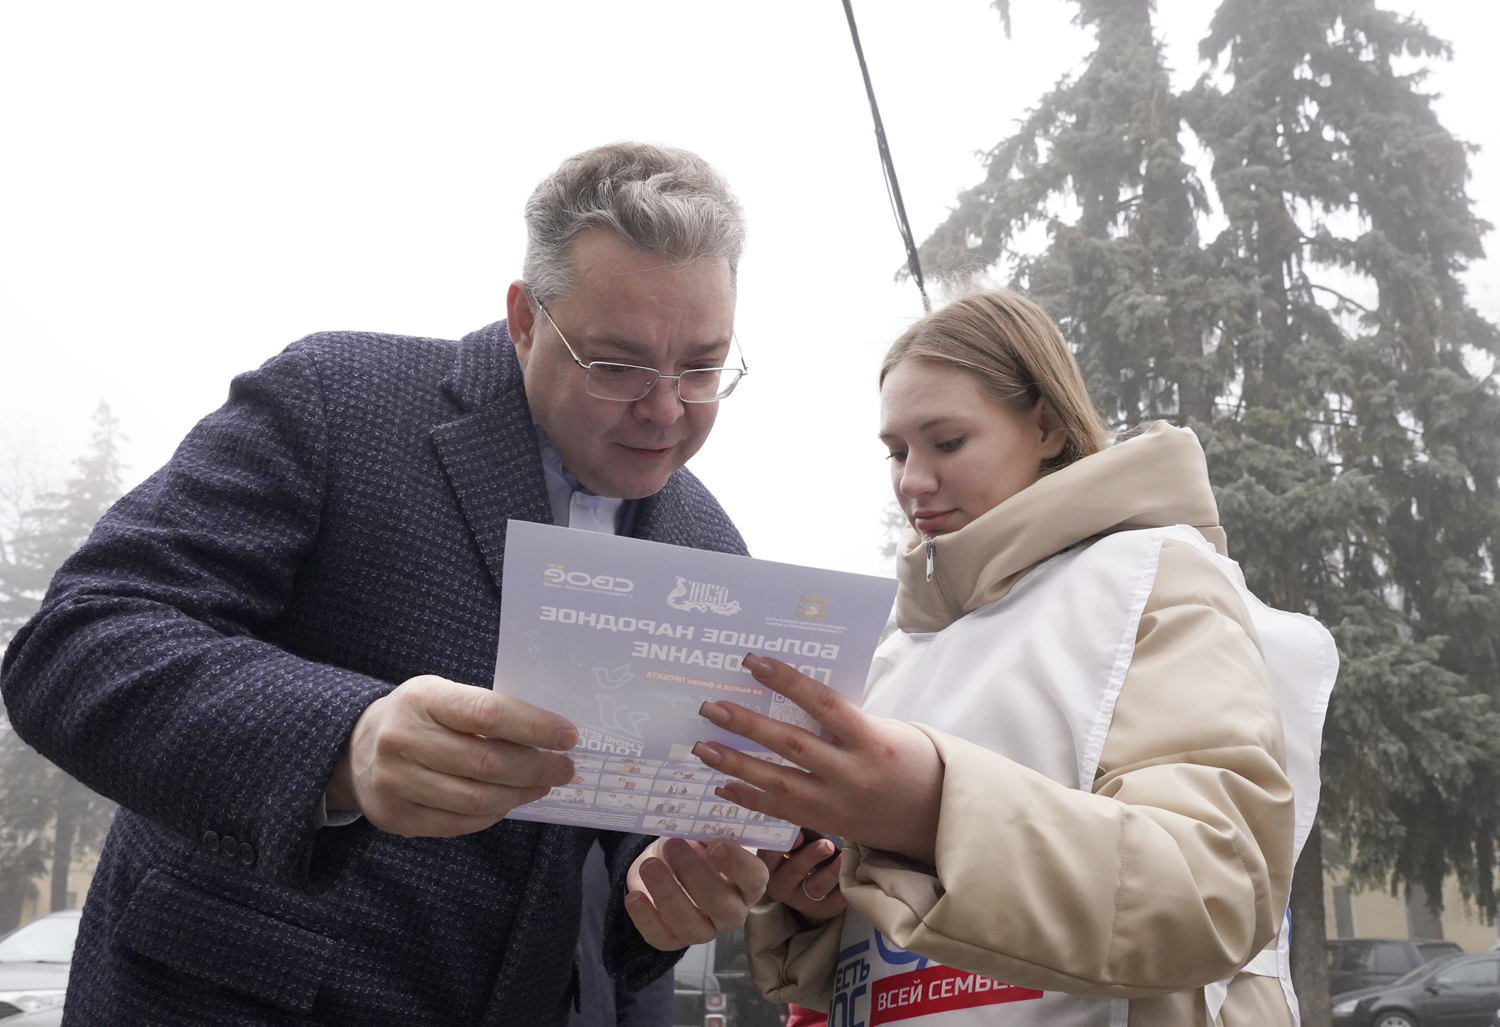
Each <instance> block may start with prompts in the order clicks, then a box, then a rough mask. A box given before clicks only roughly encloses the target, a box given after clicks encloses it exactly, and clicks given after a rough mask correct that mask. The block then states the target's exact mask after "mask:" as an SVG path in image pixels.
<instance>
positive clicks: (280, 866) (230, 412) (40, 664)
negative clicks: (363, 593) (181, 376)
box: [0, 344, 391, 890]
mask: <svg viewBox="0 0 1500 1027" xmlns="http://www.w3.org/2000/svg"><path fill="white" fill-rule="evenodd" d="M326 453H327V443H326V438H325V424H324V409H323V400H322V390H321V387H320V382H319V377H318V372H317V368H316V366H315V364H314V362H313V359H312V357H311V356H310V355H309V353H308V351H307V349H306V348H305V347H304V346H303V345H301V344H298V345H294V346H293V347H291V348H289V349H288V350H286V351H285V352H283V353H282V354H281V355H279V356H277V357H275V358H273V359H272V360H271V361H269V362H268V363H267V364H266V365H264V366H263V367H262V368H261V369H259V370H258V371H254V372H251V373H249V374H245V375H241V376H240V377H238V378H237V379H235V381H234V383H233V385H232V386H231V389H230V395H229V400H228V402H227V403H226V404H225V405H224V406H223V407H222V408H220V409H219V410H218V411H216V412H215V413H213V414H211V415H209V416H208V417H207V418H205V419H204V420H203V421H202V422H201V423H199V424H198V426H197V427H196V428H194V429H193V431H192V432H191V433H190V434H189V435H188V436H187V438H186V439H185V440H184V441H183V443H182V445H181V446H180V447H179V449H178V451H177V453H176V454H175V455H174V456H173V458H172V460H171V461H170V462H169V463H168V464H167V465H166V466H165V467H164V468H162V469H161V470H160V471H158V472H157V473H156V474H155V475H153V476H152V477H151V478H150V479H148V480H147V481H146V482H145V483H143V484H142V485H141V486H139V487H138V488H137V489H135V490H134V491H133V492H132V493H131V494H130V495H128V496H126V497H125V498H124V499H122V500H120V501H119V502H118V503H116V504H115V506H114V507H113V508H112V509H111V510H110V511H109V513H107V514H106V515H105V516H104V517H103V518H102V519H101V520H100V522H99V524H98V525H97V526H96V527H95V529H94V531H93V533H92V534H91V535H90V537H89V539H88V541H87V542H86V543H85V544H84V545H83V546H82V548H80V550H79V551H78V552H77V553H76V554H75V555H74V556H73V557H72V558H70V559H69V560H67V561H66V562H65V563H64V564H63V566H62V568H61V569H60V570H59V571H58V573H57V575H56V576H55V577H54V579H53V582H52V586H51V588H50V589H49V590H48V593H47V595H46V597H45V599H44V600H43V603H42V606H41V608H40V610H39V611H38V612H37V614H36V615H35V616H34V617H33V618H32V619H31V621H30V622H29V623H28V624H26V626H25V627H23V628H22V629H21V631H20V632H19V633H18V634H17V635H16V637H15V639H14V640H13V642H12V644H11V646H10V648H9V651H8V652H7V653H6V658H5V663H4V666H3V669H0V684H3V689H4V697H5V704H6V708H7V710H8V711H9V713H10V716H11V720H12V723H13V724H14V726H15V728H16V730H17V731H18V732H19V733H20V735H21V736H22V737H23V738H24V739H26V740H27V741H28V742H30V743H31V744H32V745H34V746H35V747H36V748H37V749H38V750H39V751H40V752H41V753H42V754H43V755H45V756H46V757H48V758H49V759H51V760H53V761H54V762H56V763H57V764H58V765H59V766H61V767H62V768H63V769H64V770H66V771H67V772H68V773H70V774H72V775H73V776H74V777H76V778H78V779H79V780H81V781H82V782H84V783H85V784H87V785H88V786H89V787H91V788H93V789H95V790H97V791H99V792H101V793H102V794H104V795H107V796H109V797H110V798H112V799H114V800H116V801H117V802H119V803H120V804H121V805H123V806H125V807H127V808H128V809H131V810H133V811H135V812H136V813H139V814H141V815H143V816H145V817H148V818H150V819H152V820H154V821H157V822H158V823H161V824H164V825H166V826H168V827H170V828H172V829H174V830H176V831H178V832H180V833H181V834H182V835H183V837H184V838H186V839H187V840H189V841H191V842H194V843H200V844H201V843H205V842H206V841H207V840H208V833H209V832H212V834H213V836H214V837H215V839H216V840H218V841H219V842H220V843H221V844H222V845H231V844H232V845H233V846H234V847H235V850H236V851H235V855H234V860H233V862H234V864H235V865H239V866H242V867H243V869H244V871H245V872H246V873H250V874H255V875H258V876H260V877H263V878H266V879H268V880H272V881H276V882H278V883H282V884H286V885H289V886H292V887H295V888H300V889H304V890H319V889H321V888H322V887H324V886H326V885H327V884H328V883H330V881H331V879H332V876H333V875H335V874H336V873H337V870H338V869H339V867H340V866H341V865H342V863H343V861H344V860H345V859H347V858H348V856H349V855H350V854H351V853H352V851H353V848H354V847H356V846H357V845H358V844H359V843H360V841H361V840H362V839H363V838H364V837H365V836H366V834H367V832H368V831H370V830H373V828H370V827H369V826H368V824H365V823H363V822H361V823H358V824H354V825H351V826H349V827H347V828H340V829H338V830H323V831H318V830H316V829H315V827H314V820H315V817H316V813H317V810H318V809H319V803H320V801H321V799H322V795H323V790H324V788H325V787H326V785H327V782H328V779H329V777H330V775H331V773H332V770H333V766H334V764H335V763H336V761H337V760H338V758H339V756H340V753H341V751H342V748H343V746H344V745H345V743H346V741H347V738H348V736H349V732H350V730H351V729H352V727H353V725H354V721H355V720H356V719H357V718H358V717H359V715H360V713H361V712H362V711H363V710H364V708H365V707H366V706H367V705H368V704H369V703H370V702H371V701H373V700H374V699H375V698H377V697H378V696H380V695H382V694H383V693H385V692H387V691H389V690H390V688H391V684H390V683H387V682H383V681H379V680H376V679H374V678H370V677H366V676H364V675H360V674H357V673H353V672H350V671H347V670H343V669H340V668H338V667H334V666H329V665H326V664H319V663H314V662H311V661H308V660H305V659H300V658H298V657H297V656H295V655H293V654H291V653H289V652H287V651H285V650H283V649H281V648H278V647H277V646H275V645H272V644H270V643H268V642H266V641H263V640H260V638H258V637H257V636H260V635H262V633H263V630H264V629H266V628H267V627H268V626H270V625H274V622H275V621H276V620H277V618H278V617H279V616H280V615H281V614H282V613H283V611H285V610H286V608H287V607H288V605H289V604H290V603H291V601H292V597H293V590H294V587H295V581H296V578H297V573H298V569H299V566H300V565H301V563H302V560H303V559H304V557H305V556H306V554H307V553H308V552H309V551H310V549H311V548H312V547H313V545H314V544H315V541H316V538H317V535H318V529H319V519H320V509H321V504H322V500H323V481H324V471H325V466H326ZM226 839H233V842H229V841H227V840H226ZM226 851H227V849H226Z"/></svg>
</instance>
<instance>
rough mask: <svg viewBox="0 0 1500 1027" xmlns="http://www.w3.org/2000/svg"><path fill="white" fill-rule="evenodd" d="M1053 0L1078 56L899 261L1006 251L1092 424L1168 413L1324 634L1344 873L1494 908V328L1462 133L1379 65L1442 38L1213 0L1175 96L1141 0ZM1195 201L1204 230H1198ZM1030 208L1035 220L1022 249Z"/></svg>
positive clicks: (1302, 950)
mask: <svg viewBox="0 0 1500 1027" xmlns="http://www.w3.org/2000/svg"><path fill="white" fill-rule="evenodd" d="M1077 6H1078V22H1079V24H1080V25H1081V26H1083V27H1085V28H1092V29H1094V30H1095V31H1096V33H1097V39H1098V46H1097V48H1096V49H1095V51H1094V53H1093V54H1092V55H1091V57H1090V58H1089V61H1088V63H1087V66H1086V67H1085V69H1084V70H1083V71H1082V72H1081V73H1080V74H1079V75H1078V76H1077V78H1076V79H1074V78H1068V79H1065V80H1063V81H1062V82H1061V83H1059V85H1058V86H1057V87H1056V88H1054V89H1053V90H1051V91H1050V92H1049V93H1047V94H1046V95H1045V96H1044V97H1043V98H1042V100H1041V101H1040V102H1039V103H1038V105H1037V107H1036V108H1035V109H1034V110H1033V111H1032V112H1031V113H1030V115H1029V116H1028V117H1027V118H1026V120H1025V121H1024V122H1023V123H1022V125H1021V126H1020V129H1019V131H1018V132H1016V133H1015V134H1014V135H1013V136H1012V137H1010V138H1009V139H1007V140H1005V141H1004V142H1002V143H1001V144H1000V145H999V146H997V147H996V148H995V149H994V150H993V151H991V152H990V153H989V154H988V155H987V160H986V164H987V168H986V177H985V180H984V181H983V182H982V183H981V184H979V185H978V186H976V187H975V188H973V189H971V190H969V191H967V192H965V193H964V194H962V195H961V196H960V197H959V202H958V205H957V207H956V208H955V209H954V210H953V212H952V214H951V215H950V217H949V218H948V219H947V221H946V222H945V223H944V224H943V225H942V226H940V227H939V228H938V230H937V231H936V232H935V233H933V235H932V237H931V238H930V239H928V240H927V242H926V243H925V244H924V246H923V251H922V257H923V262H924V264H925V265H926V266H927V267H928V268H929V269H930V270H932V271H935V272H938V273H940V274H941V273H948V274H956V275H958V276H960V277H965V276H969V275H972V274H973V273H974V272H976V271H982V270H985V269H988V268H990V267H992V266H994V265H996V264H997V263H1003V262H1005V261H1007V260H1009V261H1011V262H1012V267H1013V269H1014V271H1013V278H1012V283H1011V284H1012V285H1013V286H1014V287H1017V288H1020V289H1023V290H1025V291H1027V292H1029V293H1030V294H1031V295H1032V296H1033V297H1034V298H1037V299H1038V300H1040V301H1041V302H1042V303H1043V304H1044V305H1046V306H1047V307H1048V309H1049V310H1050V311H1051V312H1052V314H1053V315H1054V317H1056V318H1057V320H1058V322H1059V324H1060V325H1061V326H1062V328H1063V331H1064V334H1065V335H1066V336H1067V337H1068V338H1069V340H1070V342H1071V343H1072V344H1073V346H1074V348H1075V351H1076V352H1077V354H1078V357H1079V361H1080V364H1081V365H1082V366H1083V367H1084V369H1085V373H1086V375H1087V377H1088V381H1089V384H1090V387H1091V389H1092V391H1093V394H1094V396H1095V399H1096V401H1097V402H1098V404H1099V406H1100V408H1101V410H1103V411H1105V412H1106V414H1107V415H1108V416H1109V417H1110V418H1111V419H1113V420H1114V422H1115V423H1116V424H1117V425H1118V426H1120V427H1122V428H1127V427H1130V426H1133V425H1135V424H1138V423H1140V422H1142V421H1146V420H1151V419H1155V418H1166V419H1168V420H1171V421H1174V422H1176V423H1178V424H1183V425H1187V426H1190V427H1192V428H1193V429H1194V430H1195V431H1196V432H1197V433H1198V434H1199V436H1200V438H1201V439H1202V440H1203V443H1204V447H1205V450H1206V451H1207V453H1208V457H1209V467H1210V474H1211V477H1212V479H1213V481H1214V483H1215V492H1216V495H1217V498H1218V501H1219V506H1220V513H1221V517H1222V519H1223V522H1224V524H1225V527H1226V529H1227V530H1228V533H1229V537H1230V547H1231V555H1233V556H1234V557H1235V558H1236V559H1238V560H1239V561H1240V563H1241V564H1242V565H1243V566H1244V568H1245V572H1246V576H1247V579H1248V581H1249V583H1250V585H1251V587H1252V589H1253V590H1254V591H1256V593H1257V594H1259V595H1260V596H1261V597H1263V598H1264V599H1266V600H1267V601H1268V602H1270V603H1272V604H1273V605H1276V606H1279V607H1281V608H1282V609H1289V610H1295V611H1301V612H1307V613H1310V614H1312V615H1314V616H1317V617H1318V618H1319V619H1320V620H1322V621H1323V622H1324V623H1325V624H1327V625H1328V626H1329V627H1330V629H1331V630H1332V631H1333V632H1334V635H1335V638H1336V640H1337V642H1338V645H1339V650H1340V655H1341V658H1342V670H1341V673H1340V678H1339V684H1338V686H1337V688H1336V689H1335V691H1334V695H1333V701H1332V704H1331V707H1330V710H1329V717H1328V726H1327V730H1326V732H1325V739H1324V754H1323V773H1324V792H1323V802H1322V807H1321V818H1322V823H1323V827H1324V828H1325V829H1326V830H1327V831H1329V832H1331V834H1332V836H1333V837H1334V838H1335V839H1336V840H1337V841H1338V842H1339V845H1338V846H1337V847H1338V849H1339V850H1340V851H1343V852H1346V853H1348V854H1349V857H1350V865H1349V870H1350V872H1351V874H1352V876H1353V878H1354V880H1355V882H1356V883H1358V884H1364V885H1381V886H1388V887H1391V888H1392V889H1400V888H1407V887H1410V886H1412V885H1422V886H1424V887H1425V890H1426V894H1427V895H1428V896H1429V897H1431V898H1434V899H1438V900H1440V896H1441V882H1442V880H1443V878H1444V877H1445V876H1446V875H1448V874H1450V873H1451V874H1456V875H1457V877H1458V880H1459V881H1460V884H1461V885H1462V887H1463V889H1464V893H1465V895H1466V896H1469V897H1472V898H1473V899H1474V900H1475V901H1476V902H1477V904H1478V906H1479V907H1480V909H1481V910H1482V911H1483V912H1484V913H1485V914H1486V915H1493V914H1494V912H1495V892H1494V852H1495V842H1496V823H1495V820H1496V817H1495V809H1496V798H1497V796H1496V777H1497V768H1500V753H1497V744H1496V740H1497V738H1500V719H1497V714H1496V702H1495V700H1496V699H1500V678H1497V667H1500V593H1497V589H1496V585H1495V580H1494V558H1495V553H1496V533H1497V531H1500V402H1497V396H1496V387H1495V386H1496V382H1495V379H1494V376H1493V373H1492V371H1491V370H1490V369H1489V368H1491V367H1492V364H1491V363H1490V361H1489V360H1488V359H1487V358H1486V357H1485V356H1484V355H1485V354H1491V355H1492V354H1495V353H1497V352H1500V339H1497V333H1496V330H1495V328H1494V327H1493V326H1491V325H1489V324H1487V323H1486V322H1485V321H1484V320H1483V319H1482V318H1480V317H1479V316H1478V315H1477V314H1476V313H1475V312H1474V311H1473V310H1472V309H1471V308H1470V307H1469V305H1468V304H1467V302H1466V300H1465V295H1464V289H1463V285H1462V282H1461V279H1460V277H1459V273H1460V272H1461V271H1462V269H1463V268H1464V267H1465V265H1466V263H1467V262H1468V261H1470V260H1473V259H1475V258H1477V257H1478V256H1480V255H1481V250H1480V238H1481V236H1482V234H1483V232H1484V231H1485V230H1487V228H1488V227H1489V226H1487V225H1485V224H1484V223H1482V222H1480V221H1479V220H1477V219H1476V218H1475V217H1474V216H1473V213H1472V211H1471V209H1470V204H1469V201H1468V199H1467V196H1466V194H1465V181H1466V177H1467V154H1468V149H1467V148H1466V147H1465V146H1464V145H1463V144H1462V143H1460V142H1459V141H1457V140H1455V139H1454V138H1453V137H1452V136H1451V134H1449V133H1448V132H1447V131H1446V130H1445V129H1444V128H1443V127H1442V125H1441V124H1440V123H1439V122H1438V119H1437V117H1436V115H1435V114H1434V112H1433V110H1432V103H1431V97H1429V96H1427V95H1425V94H1424V93H1423V92H1422V91H1421V81H1422V78H1421V74H1420V72H1417V73H1405V74H1403V73H1402V72H1401V70H1400V67H1399V60H1400V58H1401V57H1402V55H1407V56H1408V57H1417V58H1425V59H1435V58H1443V57H1446V56H1447V55H1448V50H1447V47H1446V45H1445V44H1443V43H1442V42H1441V41H1440V40H1437V39H1435V38H1434V37H1433V36H1432V35H1431V34H1430V33H1428V32H1427V31H1426V30H1425V29H1424V28H1423V27H1422V26H1421V25H1420V24H1419V23H1418V22H1416V21H1415V20H1413V19H1409V18H1401V17H1398V16H1396V15H1393V14H1391V13H1389V12H1385V11H1381V10H1379V9H1378V8H1376V6H1375V5H1374V3H1373V2H1371V0H1224V2H1223V3H1221V5H1220V7H1219V9H1218V11H1217V13H1216V15H1215V18H1214V20H1213V23H1212V25H1211V29H1210V33H1209V35H1208V37H1207V39H1205V40H1204V41H1203V44H1202V47H1201V56H1202V57H1203V59H1204V60H1205V61H1208V62H1211V67H1210V70H1209V72H1208V73H1207V74H1205V76H1204V77H1203V79H1202V80H1201V81H1200V82H1199V84H1198V85H1197V87H1196V88H1194V89H1193V90H1191V91H1190V92H1189V93H1187V94H1186V95H1174V94H1173V92H1172V90H1171V88H1170V82H1169V80H1168V76H1167V73H1166V69H1165V67H1164V65H1163V63H1162V56H1161V48H1160V46H1159V45H1158V43H1157V42H1156V40H1155V39H1154V37H1153V35H1152V31H1151V22H1150V16H1151V6H1150V3H1149V2H1148V0H1077ZM1184 126H1188V127H1190V128H1191V129H1192V131H1193V132H1194V133H1195V134H1196V136H1197V138H1198V140H1199V142H1200V143H1201V145H1202V146H1203V148H1204V150H1205V151H1206V152H1207V153H1208V154H1209V156H1210V157H1211V159H1212V172H1211V174H1212V178H1211V180H1212V184H1213V187H1214V192H1215V193H1216V196H1217V202H1211V198H1210V197H1209V196H1208V195H1206V190H1205V189H1204V188H1203V187H1202V186H1201V185H1200V183H1199V182H1198V181H1197V179H1196V178H1195V177H1194V170H1193V168H1192V167H1190V166H1189V165H1188V163H1187V162H1186V160H1185V158H1184V150H1183V144H1182V138H1183V136H1184V134H1185V133H1184ZM1210 212H1214V213H1217V214H1219V215H1221V216H1222V218H1223V219H1224V220H1225V221H1227V223H1228V224H1227V227H1226V228H1225V229H1224V230H1222V231H1221V232H1219V233H1218V234H1217V235H1216V236H1215V237H1214V238H1212V239H1208V240H1203V239H1200V237H1199V230H1200V227H1201V226H1202V225H1204V224H1205V223H1207V222H1206V220H1205V215H1206V214H1208V213H1210ZM1033 224H1044V225H1045V226H1046V227H1047V232H1048V242H1047V245H1046V247H1045V249H1043V250H1042V251H1041V252H1040V253H1028V252H1022V251H1020V244H1019V242H1018V239H1019V237H1020V233H1021V232H1022V231H1023V230H1024V229H1025V228H1026V227H1027V226H1029V225H1033ZM1322 840H1323V836H1322V832H1320V831H1315V832H1314V833H1313V836H1312V839H1311V840H1310V841H1309V844H1308V848H1307V850H1306V851H1305V852H1304V858H1303V860H1302V861H1301V862H1300V863H1299V867H1298V873H1297V879H1296V883H1295V885H1294V890H1293V917H1294V922H1296V923H1297V924H1299V925H1300V929H1294V932H1293V945H1294V964H1295V969H1296V976H1297V977H1298V987H1299V993H1300V994H1301V995H1302V998H1303V1002H1304V1013H1305V1014H1307V1015H1306V1019H1305V1022H1308V1023H1319V1022H1326V1019H1327V1002H1326V977H1325V975H1324V960H1323V955H1322V951H1321V950H1322V946H1321V940H1322V936H1323V927H1322V916H1323V913H1322V910H1323V902H1322V859H1321V850H1322V845H1321V843H1322Z"/></svg>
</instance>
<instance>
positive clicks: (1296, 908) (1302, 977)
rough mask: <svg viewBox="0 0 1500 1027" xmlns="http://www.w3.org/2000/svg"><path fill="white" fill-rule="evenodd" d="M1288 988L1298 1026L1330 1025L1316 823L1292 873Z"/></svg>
mask: <svg viewBox="0 0 1500 1027" xmlns="http://www.w3.org/2000/svg"><path fill="white" fill-rule="evenodd" d="M1291 913H1292V952H1291V957H1292V987H1293V988H1295V989H1296V991H1297V1001H1298V1003H1299V1004H1300V1005H1301V1006H1302V1027H1330V1024H1331V1023H1332V1019H1331V1013H1330V1011H1329V1003H1328V950H1327V946H1326V945H1325V944H1324V939H1325V938H1327V936H1328V933H1327V927H1326V926H1325V925H1324V922H1323V833H1322V829H1321V828H1320V827H1319V825H1318V824H1317V822H1314V823H1313V829H1312V833H1311V834H1310V835H1308V837H1307V844H1306V845H1305V846H1303V847H1302V855H1301V856H1300V857H1299V858H1298V859H1297V867H1296V870H1295V871H1294V872H1293V874H1292V901H1291Z"/></svg>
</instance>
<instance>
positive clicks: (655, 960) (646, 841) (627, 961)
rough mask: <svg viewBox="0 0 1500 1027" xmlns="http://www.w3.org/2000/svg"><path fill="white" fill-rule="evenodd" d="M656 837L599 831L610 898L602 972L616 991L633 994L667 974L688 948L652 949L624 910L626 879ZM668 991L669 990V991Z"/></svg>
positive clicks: (606, 916)
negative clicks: (607, 872)
mask: <svg viewBox="0 0 1500 1027" xmlns="http://www.w3.org/2000/svg"><path fill="white" fill-rule="evenodd" d="M654 841H656V839H655V838H653V837H649V836H647V835H642V834H621V833H618V832H615V831H600V832H599V845H600V847H601V848H602V849H603V850H604V863H605V866H606V867H607V868H608V869H609V896H608V904H607V905H606V907H605V915H604V940H603V955H604V969H605V970H606V971H607V972H608V973H609V975H610V977H612V978H614V980H615V981H616V982H617V990H623V991H625V992H629V993H634V992H637V991H640V990H641V989H642V988H644V987H645V986H646V985H648V984H650V983H651V982H652V981H655V980H657V979H658V978H660V977H662V976H664V975H668V974H670V973H671V970H672V968H673V967H674V966H676V965H677V961H678V960H680V959H681V958H682V954H683V953H684V952H686V951H687V949H677V950H675V951H671V952H663V951H662V950H661V949H658V948H654V947H652V945H651V944H650V943H649V942H647V941H646V939H645V938H642V937H641V932H640V931H638V930H636V926H635V921H633V920H631V919H630V913H629V912H627V911H626V909H625V895H626V893H627V888H626V879H627V877H628V876H629V874H630V867H631V864H633V863H634V862H635V861H636V859H637V858H638V857H639V856H640V854H641V853H643V852H645V851H646V847H647V846H649V845H650V844H651V843H652V842H654ZM669 991H670V989H669Z"/></svg>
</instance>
